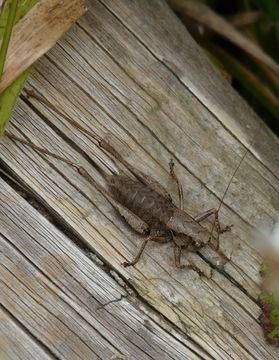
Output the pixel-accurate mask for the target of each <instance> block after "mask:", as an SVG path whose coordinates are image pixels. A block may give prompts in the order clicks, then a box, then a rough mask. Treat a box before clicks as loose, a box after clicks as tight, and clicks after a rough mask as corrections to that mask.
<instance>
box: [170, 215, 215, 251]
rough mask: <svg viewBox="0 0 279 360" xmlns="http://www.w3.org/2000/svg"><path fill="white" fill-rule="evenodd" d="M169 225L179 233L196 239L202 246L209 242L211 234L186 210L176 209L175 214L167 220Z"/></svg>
mask: <svg viewBox="0 0 279 360" xmlns="http://www.w3.org/2000/svg"><path fill="white" fill-rule="evenodd" d="M166 225H167V227H168V228H169V229H171V230H173V231H174V232H176V233H178V234H184V235H187V236H188V237H190V238H192V239H195V242H196V245H197V246H199V244H200V246H202V245H203V244H204V243H207V242H208V238H209V236H210V234H209V233H208V231H207V230H206V229H205V228H203V227H202V226H201V225H200V224H199V223H197V222H196V221H195V220H194V219H193V218H192V217H191V216H189V215H188V214H187V213H186V212H185V211H183V210H180V209H177V208H176V209H175V211H174V213H173V216H172V217H171V218H170V219H169V221H168V222H167V224H166Z"/></svg>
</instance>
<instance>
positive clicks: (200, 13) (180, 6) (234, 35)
mask: <svg viewBox="0 0 279 360" xmlns="http://www.w3.org/2000/svg"><path fill="white" fill-rule="evenodd" d="M169 4H170V6H171V7H173V8H174V9H175V10H178V11H180V12H182V13H183V14H185V15H187V16H189V17H190V18H192V19H194V20H196V21H198V22H199V23H201V24H204V25H206V26H207V27H208V28H210V29H212V30H214V31H215V32H217V33H218V34H220V35H221V36H223V37H224V38H226V39H228V40H230V41H231V42H232V43H233V44H235V45H237V46H239V47H240V48H241V49H242V50H243V51H245V52H246V53H247V54H249V55H251V56H252V57H253V58H255V59H256V60H258V61H260V62H261V63H263V64H265V65H266V66H267V67H268V68H269V69H270V70H271V71H272V72H274V74H277V75H279V65H278V64H277V63H276V61H274V60H273V59H272V58H271V57H270V56H269V55H267V54H266V53H265V52H264V51H263V50H262V49H261V48H260V47H259V46H258V45H256V44H255V43H254V42H253V41H251V40H250V39H248V38H247V37H245V36H244V35H243V34H242V33H241V32H240V31H239V30H238V29H236V28H235V27H234V26H233V25H231V24H230V23H229V22H228V21H226V20H225V19H224V18H222V17H221V16H219V15H218V14H216V13H215V12H214V11H212V10H211V9H210V8H209V7H208V6H206V5H205V4H204V3H202V2H200V1H196V0H194V1H193V0H169Z"/></svg>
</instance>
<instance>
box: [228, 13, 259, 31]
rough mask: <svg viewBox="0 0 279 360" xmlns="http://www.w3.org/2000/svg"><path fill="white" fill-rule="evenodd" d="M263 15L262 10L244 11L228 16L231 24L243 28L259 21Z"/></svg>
mask: <svg viewBox="0 0 279 360" xmlns="http://www.w3.org/2000/svg"><path fill="white" fill-rule="evenodd" d="M261 16H262V14H261V12H260V11H243V12H239V13H237V14H235V15H233V16H230V17H227V20H228V21H229V22H230V23H231V25H233V26H235V27H238V28H241V27H245V26H249V25H252V24H254V23H255V22H257V21H258V20H259V19H260V17H261Z"/></svg>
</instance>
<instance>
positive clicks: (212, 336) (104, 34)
mask: <svg viewBox="0 0 279 360" xmlns="http://www.w3.org/2000/svg"><path fill="white" fill-rule="evenodd" d="M26 89H33V90H35V91H36V93H38V94H41V95H42V96H44V97H45V98H46V99H48V101H50V102H51V103H52V104H53V105H54V106H55V107H56V108H57V109H58V110H59V111H62V112H63V113H64V114H65V115H67V116H69V117H71V118H73V119H74V120H76V121H77V122H78V123H79V124H81V125H82V126H84V127H86V128H87V129H89V130H90V131H92V132H94V133H96V134H98V135H99V136H101V137H102V138H105V139H106V140H108V141H109V142H110V143H111V144H112V145H113V146H114V147H115V148H116V149H117V150H118V151H119V152H120V153H121V154H122V155H123V157H125V159H127V160H128V161H129V162H130V163H131V164H133V165H135V166H137V167H138V168H140V169H141V170H142V171H144V172H146V173H147V174H150V175H152V176H154V177H155V178H156V179H157V180H158V181H159V182H160V183H161V184H162V185H164V186H165V187H166V188H167V189H168V190H169V192H170V193H172V194H173V197H174V198H175V199H176V200H177V198H178V196H177V191H176V186H175V184H174V182H173V181H172V180H171V179H170V176H169V173H168V162H169V159H170V158H173V159H174V161H175V164H176V173H177V176H178V177H179V179H180V181H181V184H182V187H183V189H184V197H185V203H184V207H185V209H186V210H187V211H188V212H189V214H191V215H193V216H194V215H196V214H198V213H201V212H202V211H204V210H207V209H210V208H212V207H218V205H219V201H220V198H221V197H222V195H223V193H224V190H225V188H226V186H227V184H228V181H229V179H230V176H231V175H232V173H233V171H234V169H235V168H236V166H237V165H238V164H239V161H240V160H241V157H242V156H243V154H244V152H245V149H246V147H247V146H249V152H248V154H247V156H246V157H245V159H244V162H243V164H242V166H241V168H240V169H239V171H238V173H237V174H236V176H235V178H234V180H233V182H232V184H231V186H230V189H229V192H228V194H227V196H226V198H225V204H224V206H223V207H222V208H221V211H220V220H221V222H222V224H231V223H233V224H234V228H233V230H232V232H231V233H226V234H224V235H223V236H222V237H221V251H222V252H223V253H224V254H225V255H226V256H227V257H228V258H229V259H230V261H229V262H228V263H227V264H226V265H225V267H224V269H223V270H220V269H218V266H217V265H216V264H217V262H218V259H219V256H218V254H217V253H216V252H215V251H213V250H212V249H211V248H210V247H209V246H207V247H206V248H204V249H203V250H202V251H201V256H200V255H195V254H186V253H183V261H184V262H186V261H187V260H191V261H192V262H194V263H195V264H196V265H197V266H200V267H201V268H202V269H204V271H205V272H208V273H209V271H210V269H211V270H212V272H213V274H212V278H211V279H207V278H206V277H199V276H198V274H197V273H196V272H194V271H191V270H179V269H176V268H175V267H174V264H173V244H172V243H167V244H163V245H161V244H158V243H150V244H148V247H147V249H146V251H145V253H144V254H143V256H142V258H141V259H140V261H139V263H138V264H137V265H136V266H135V267H131V268H123V267H122V266H121V265H120V264H121V263H122V262H123V261H127V260H130V259H131V258H132V257H133V256H134V254H135V252H136V249H137V248H138V246H139V245H140V243H141V241H142V240H141V239H140V236H139V235H138V234H135V233H134V232H133V231H132V230H131V229H130V228H129V227H128V226H127V224H125V222H124V221H123V220H122V219H121V217H120V216H119V215H118V214H117V213H116V212H115V210H114V209H113V207H112V206H111V204H110V203H109V202H108V201H107V200H106V199H105V198H104V196H103V195H102V194H101V193H100V192H99V191H98V190H97V189H96V188H95V187H94V186H92V185H91V184H89V183H88V182H87V181H85V180H84V179H83V178H82V177H81V176H80V175H79V174H77V172H76V170H75V169H73V168H71V167H70V166H68V165H66V164H64V163H62V162H60V161H58V160H56V159H53V158H50V157H47V156H45V155H42V154H39V153H36V152H35V151H34V150H32V149H30V148H28V147H26V146H24V145H22V144H19V143H16V142H13V141H11V140H10V139H7V138H4V139H2V140H1V144H0V155H1V157H0V164H1V167H2V169H3V170H5V171H6V172H8V173H9V174H10V175H11V176H13V177H15V178H16V180H17V182H18V183H20V184H21V185H22V188H23V189H20V188H19V186H18V185H15V184H12V183H11V182H10V180H8V179H7V178H6V177H4V176H3V179H0V181H1V186H0V236H1V242H0V244H1V248H3V249H2V254H1V256H2V257H3V260H1V266H2V267H3V269H2V270H1V280H2V281H3V282H2V286H3V291H2V289H1V294H0V299H1V304H2V306H3V312H4V314H5V315H4V316H5V317H8V318H9V321H8V325H7V328H8V329H13V328H16V329H18V330H17V333H18V338H19V339H20V341H22V344H21V346H22V347H23V348H24V347H27V344H28V346H32V347H33V349H34V351H36V349H37V348H39V351H41V352H44V356H45V358H48V357H50V358H59V359H69V358H70V359H87V358H88V359H95V358H96V359H110V358H111V357H112V356H113V355H116V354H123V355H126V356H128V359H129V360H134V359H241V360H243V359H258V360H262V359H268V360H269V359H277V358H278V355H279V353H278V350H277V349H275V348H273V347H271V346H269V345H267V344H266V343H265V341H264V339H263V336H262V331H261V328H260V326H259V323H258V320H257V318H258V315H259V313H260V309H259V306H258V305H257V297H258V295H259V292H260V286H259V285H260V276H259V268H260V265H261V262H262V259H261V254H260V253H259V251H258V249H257V247H256V244H255V239H254V235H253V229H254V228H255V227H256V228H259V227H260V226H261V225H266V226H271V225H272V224H273V222H274V220H275V219H276V217H277V215H278V204H279V201H278V200H279V196H278V189H279V182H278V154H279V151H278V150H279V146H278V145H279V144H278V139H276V138H275V136H274V135H273V134H272V133H271V132H270V131H269V130H268V129H267V128H266V127H265V126H264V125H263V124H262V121H261V120H260V119H259V118H258V117H257V116H256V115H255V114H254V113H253V112H252V110H251V109H250V108H249V107H248V106H247V104H246V103H245V102H244V101H243V100H242V99H241V98H240V97H239V96H238V95H237V94H236V93H235V92H234V91H233V90H232V88H231V86H230V84H229V83H227V81H226V80H225V79H223V78H222V77H221V75H220V74H218V73H217V72H216V70H215V69H214V68H213V67H212V65H211V64H210V63H209V61H208V60H207V59H206V57H205V56H204V54H203V53H202V52H201V50H200V49H199V48H198V46H197V45H196V44H195V43H194V41H193V40H192V39H191V37H190V35H189V34H188V33H187V31H186V29H185V28H184V27H183V25H182V24H181V23H180V22H179V20H178V19H177V18H176V16H175V15H174V14H173V13H172V11H171V10H170V9H169V8H168V6H167V5H166V3H165V2H164V1H159V0H154V1H146V0H143V1H128V0H119V1H117V2H115V1H91V2H90V8H89V11H88V12H87V14H86V15H85V16H84V17H82V18H81V19H80V20H79V22H78V23H77V24H76V25H74V26H73V27H72V29H71V30H70V31H69V32H68V33H67V34H66V35H65V36H64V38H63V39H62V40H61V41H59V43H58V44H57V45H56V46H55V47H54V48H53V49H52V50H51V51H50V52H49V53H48V54H47V55H46V56H45V57H43V58H42V59H41V60H40V61H39V62H38V63H37V64H36V66H35V68H34V69H33V72H32V74H31V76H30V77H29V79H28V82H27V84H26ZM9 131H10V132H11V133H13V134H16V135H18V136H21V137H23V138H28V139H32V141H33V142H34V143H36V144H37V145H39V146H41V147H43V148H45V149H48V150H50V151H52V152H55V153H57V154H59V155H61V156H64V157H66V158H68V159H70V160H72V161H74V162H75V163H77V164H80V165H81V166H83V167H85V168H86V170H87V171H88V172H89V173H90V174H91V175H92V176H93V177H94V179H95V180H96V181H97V182H98V183H99V184H101V185H103V186H105V182H104V179H103V178H102V176H101V174H100V173H99V172H98V170H97V169H96V168H94V162H95V163H97V164H98V165H100V166H101V167H102V168H104V169H106V170H107V171H109V169H111V168H115V164H114V162H113V161H112V159H111V158H110V156H108V154H106V153H105V152H104V151H102V149H100V148H99V147H98V145H97V144H96V142H95V141H94V140H92V138H90V137H88V136H87V135H85V134H83V133H82V132H81V131H80V130H78V129H77V128H75V127H74V126H73V125H71V124H70V123H69V122H67V121H66V120H65V118H63V117H62V116H60V115H59V114H57V113H56V112H55V111H53V110H51V109H49V107H47V106H46V105H44V104H43V103H41V102H39V101H37V100H36V99H33V98H29V99H28V98H27V97H26V96H25V95H24V93H23V96H22V98H21V99H20V100H19V102H18V104H17V107H16V110H15V112H14V116H13V120H12V122H11V124H10V126H9ZM255 135H256V136H255ZM92 165H93V166H92ZM122 169H123V170H124V171H127V170H126V169H124V168H123V167H122ZM7 183H9V184H7ZM11 185H12V187H11ZM204 224H205V226H207V227H208V228H210V220H209V221H204ZM92 254H94V256H93V257H92ZM92 259H93V260H92ZM97 259H99V260H98V261H97ZM100 260H101V261H102V262H103V264H101V263H100ZM113 274H114V275H113ZM115 277H116V278H117V279H118V281H116V280H115ZM19 324H20V326H19ZM2 328H3V327H1V329H2ZM9 334H10V336H9ZM6 337H7V338H8V339H9V338H10V339H12V337H13V330H7V335H6ZM11 343H12V341H11V340H7V341H6V344H7V346H6V347H8V348H9V347H10V346H12V345H9V344H11ZM29 344H30V345H29ZM2 347H3V346H2ZM21 358H22V359H27V358H28V356H27V355H26V356H25V355H24V353H22V356H21ZM34 358H35V357H34ZM36 358H37V357H36Z"/></svg>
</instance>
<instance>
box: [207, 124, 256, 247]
mask: <svg viewBox="0 0 279 360" xmlns="http://www.w3.org/2000/svg"><path fill="white" fill-rule="evenodd" d="M260 127H261V124H259V127H258V129H257V131H256V132H255V134H254V136H253V138H252V140H251V142H250V144H249V145H248V146H247V147H246V150H245V151H244V154H243V155H242V158H241V159H240V162H239V163H238V165H237V167H236V168H235V170H234V172H233V174H232V176H231V178H230V181H229V182H228V185H227V187H226V189H225V191H224V194H223V196H222V198H221V200H220V203H219V206H218V208H217V214H219V211H220V209H221V206H222V205H223V204H224V199H225V196H226V195H227V193H228V190H229V187H230V185H231V183H232V181H233V179H234V177H235V175H236V173H237V172H238V170H239V168H240V166H241V164H242V163H243V161H244V159H245V158H246V155H247V154H248V152H249V151H250V149H251V147H252V145H253V144H254V141H255V139H256V136H257V135H258V133H259V131H260ZM215 225H216V218H215V221H214V224H213V226H212V229H211V232H210V238H211V237H212V234H213V231H214V228H215ZM216 250H219V234H218V240H217V247H216Z"/></svg>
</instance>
